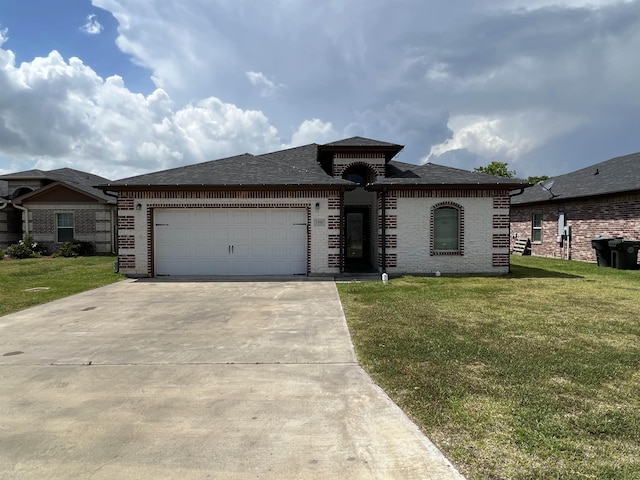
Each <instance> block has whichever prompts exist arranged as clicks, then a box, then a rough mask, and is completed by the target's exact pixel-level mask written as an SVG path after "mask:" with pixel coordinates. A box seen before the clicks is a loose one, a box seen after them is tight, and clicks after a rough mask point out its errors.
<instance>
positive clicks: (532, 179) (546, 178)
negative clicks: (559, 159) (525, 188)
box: [527, 175, 549, 183]
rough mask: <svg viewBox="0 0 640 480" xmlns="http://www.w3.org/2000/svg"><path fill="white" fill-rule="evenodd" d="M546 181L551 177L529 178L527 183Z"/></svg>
mask: <svg viewBox="0 0 640 480" xmlns="http://www.w3.org/2000/svg"><path fill="white" fill-rule="evenodd" d="M545 180H549V176H548V175H540V176H538V177H536V176H533V177H528V178H527V182H529V183H538V182H544V181H545Z"/></svg>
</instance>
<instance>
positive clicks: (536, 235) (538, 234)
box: [531, 213, 542, 242]
mask: <svg viewBox="0 0 640 480" xmlns="http://www.w3.org/2000/svg"><path fill="white" fill-rule="evenodd" d="M531 226H532V229H531V240H532V241H534V242H542V213H534V214H533V222H532V224H531Z"/></svg>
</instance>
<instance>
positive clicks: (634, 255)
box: [609, 240, 640, 270]
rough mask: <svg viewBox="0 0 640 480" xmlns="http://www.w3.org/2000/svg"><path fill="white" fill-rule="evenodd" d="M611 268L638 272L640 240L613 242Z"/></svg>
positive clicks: (611, 242) (611, 244) (610, 245)
mask: <svg viewBox="0 0 640 480" xmlns="http://www.w3.org/2000/svg"><path fill="white" fill-rule="evenodd" d="M609 248H610V249H611V266H612V267H613V268H619V269H621V270H636V269H637V268H638V250H640V241H638V240H611V241H610V242H609Z"/></svg>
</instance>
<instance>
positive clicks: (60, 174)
mask: <svg viewBox="0 0 640 480" xmlns="http://www.w3.org/2000/svg"><path fill="white" fill-rule="evenodd" d="M0 180H7V181H9V180H11V181H16V180H18V181H19V180H50V181H52V182H60V183H66V184H69V185H71V186H73V187H74V188H75V189H77V190H81V191H83V192H85V193H88V194H89V195H93V196H94V197H99V198H101V199H103V200H105V201H107V202H108V203H115V202H116V200H115V198H113V197H112V196H110V195H106V194H105V193H104V192H103V191H102V190H100V189H98V188H95V186H96V185H99V184H103V183H106V182H108V181H109V179H108V178H104V177H100V176H98V175H94V174H92V173H87V172H82V171H80V170H74V169H73V168H58V169H55V170H37V169H34V170H25V171H24V172H16V173H9V174H7V175H2V176H0Z"/></svg>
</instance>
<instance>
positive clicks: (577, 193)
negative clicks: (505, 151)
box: [511, 152, 640, 205]
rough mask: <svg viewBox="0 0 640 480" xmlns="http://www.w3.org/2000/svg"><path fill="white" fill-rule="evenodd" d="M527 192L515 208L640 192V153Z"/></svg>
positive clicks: (515, 203) (586, 169)
mask: <svg viewBox="0 0 640 480" xmlns="http://www.w3.org/2000/svg"><path fill="white" fill-rule="evenodd" d="M552 181H553V184H552V186H551V188H548V189H545V188H543V186H542V185H540V184H536V185H534V186H532V187H530V188H527V189H526V190H525V191H524V193H523V194H522V195H517V196H514V197H512V198H511V203H512V204H513V205H521V204H526V203H540V202H558V201H563V200H567V199H570V198H582V197H593V196H599V195H609V194H613V193H623V192H632V191H640V152H639V153H632V154H630V155H625V156H622V157H616V158H612V159H611V160H607V161H605V162H601V163H597V164H595V165H592V166H590V167H586V168H583V169H580V170H576V171H575V172H571V173H567V174H565V175H560V176H558V177H554V178H550V179H549V180H546V181H544V182H543V185H546V186H548V185H550V184H551V182H552Z"/></svg>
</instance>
